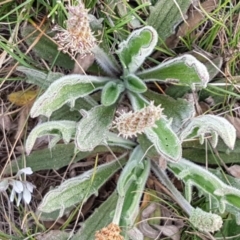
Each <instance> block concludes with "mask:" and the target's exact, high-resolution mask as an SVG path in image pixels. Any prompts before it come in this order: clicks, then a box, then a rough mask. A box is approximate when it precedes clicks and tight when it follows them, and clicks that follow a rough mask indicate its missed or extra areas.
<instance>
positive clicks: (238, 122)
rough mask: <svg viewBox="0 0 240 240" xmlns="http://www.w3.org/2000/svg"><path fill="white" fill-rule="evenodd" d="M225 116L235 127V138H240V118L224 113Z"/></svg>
mask: <svg viewBox="0 0 240 240" xmlns="http://www.w3.org/2000/svg"><path fill="white" fill-rule="evenodd" d="M225 118H226V119H227V120H228V121H229V122H230V123H231V124H232V125H233V126H234V127H235V129H236V133H237V138H240V119H239V118H236V117H232V116H230V115H226V116H225Z"/></svg>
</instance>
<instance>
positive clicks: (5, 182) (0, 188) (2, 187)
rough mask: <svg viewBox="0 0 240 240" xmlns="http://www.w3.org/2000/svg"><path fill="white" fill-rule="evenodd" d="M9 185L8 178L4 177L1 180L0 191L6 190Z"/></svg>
mask: <svg viewBox="0 0 240 240" xmlns="http://www.w3.org/2000/svg"><path fill="white" fill-rule="evenodd" d="M8 186H9V183H8V180H7V179H3V180H1V181H0V192H3V191H6V190H7V188H8Z"/></svg>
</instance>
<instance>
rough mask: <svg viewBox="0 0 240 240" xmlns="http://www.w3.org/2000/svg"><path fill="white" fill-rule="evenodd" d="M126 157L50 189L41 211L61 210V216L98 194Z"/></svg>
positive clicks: (40, 206) (39, 207) (41, 205)
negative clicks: (70, 208) (65, 211)
mask: <svg viewBox="0 0 240 240" xmlns="http://www.w3.org/2000/svg"><path fill="white" fill-rule="evenodd" d="M126 161H127V160H126V158H121V159H117V160H115V161H112V162H110V163H105V164H102V165H101V166H98V167H97V168H96V169H92V170H89V171H87V172H84V173H83V174H81V175H79V176H77V177H74V178H71V179H68V180H66V181H65V182H63V183H62V184H61V185H60V186H58V187H57V188H55V189H53V190H50V191H49V192H48V193H47V194H46V195H45V196H44V198H43V200H42V202H41V203H40V205H39V206H38V211H39V212H46V213H50V212H53V211H56V210H59V211H60V212H59V217H61V216H62V215H63V213H64V210H65V209H67V208H69V207H71V206H73V205H75V204H78V203H84V202H86V201H87V199H88V198H89V197H90V196H91V195H93V194H95V195H97V194H98V189H99V188H100V187H101V186H102V185H103V184H104V183H105V182H106V181H107V180H108V179H109V178H110V177H111V176H112V175H113V174H114V173H115V172H116V171H118V170H119V169H120V168H121V167H122V166H123V165H124V164H125V163H126Z"/></svg>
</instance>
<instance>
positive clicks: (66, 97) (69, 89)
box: [30, 74, 112, 117]
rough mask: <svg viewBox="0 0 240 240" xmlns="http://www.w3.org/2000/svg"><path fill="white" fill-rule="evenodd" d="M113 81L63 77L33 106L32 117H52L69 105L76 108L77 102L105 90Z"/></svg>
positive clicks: (73, 76) (84, 76) (97, 78)
mask: <svg viewBox="0 0 240 240" xmlns="http://www.w3.org/2000/svg"><path fill="white" fill-rule="evenodd" d="M110 80H112V79H110V78H105V77H94V76H86V75H80V74H73V75H68V76H64V77H61V78H60V79H58V80H57V81H55V82H54V83H52V84H51V85H50V87H49V88H48V89H47V91H46V92H45V93H44V94H43V95H42V96H40V97H39V98H38V99H37V100H36V102H35V103H34V104H33V107H32V109H31V112H30V114H31V117H37V116H39V115H45V116H46V117H50V116H51V114H52V112H53V111H55V110H57V109H59V108H60V107H62V106H63V105H64V104H66V103H69V104H70V106H71V107H73V106H74V104H75V100H76V99H78V98H80V97H85V96H87V95H88V94H90V93H92V92H94V91H96V90H98V89H101V88H103V86H104V85H105V83H107V82H108V81H110Z"/></svg>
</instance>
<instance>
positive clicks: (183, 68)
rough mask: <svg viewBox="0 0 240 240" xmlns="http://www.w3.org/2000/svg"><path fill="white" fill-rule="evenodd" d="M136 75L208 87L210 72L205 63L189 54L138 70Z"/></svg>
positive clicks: (145, 79)
mask: <svg viewBox="0 0 240 240" xmlns="http://www.w3.org/2000/svg"><path fill="white" fill-rule="evenodd" d="M136 75H137V76H138V77H140V78H141V79H144V81H146V82H149V81H167V82H168V81H169V82H174V83H179V84H183V85H188V86H191V87H194V85H196V84H198V85H201V86H203V87H206V85H207V83H208V82H209V73H208V70H207V68H206V67H205V65H204V64H202V63H201V62H199V61H198V60H197V59H196V58H195V57H193V56H191V55H189V54H185V55H183V56H180V57H177V58H174V59H172V60H169V61H166V62H164V63H161V64H159V65H158V66H156V67H154V68H150V69H147V70H144V71H142V72H138V73H137V74H136Z"/></svg>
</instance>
